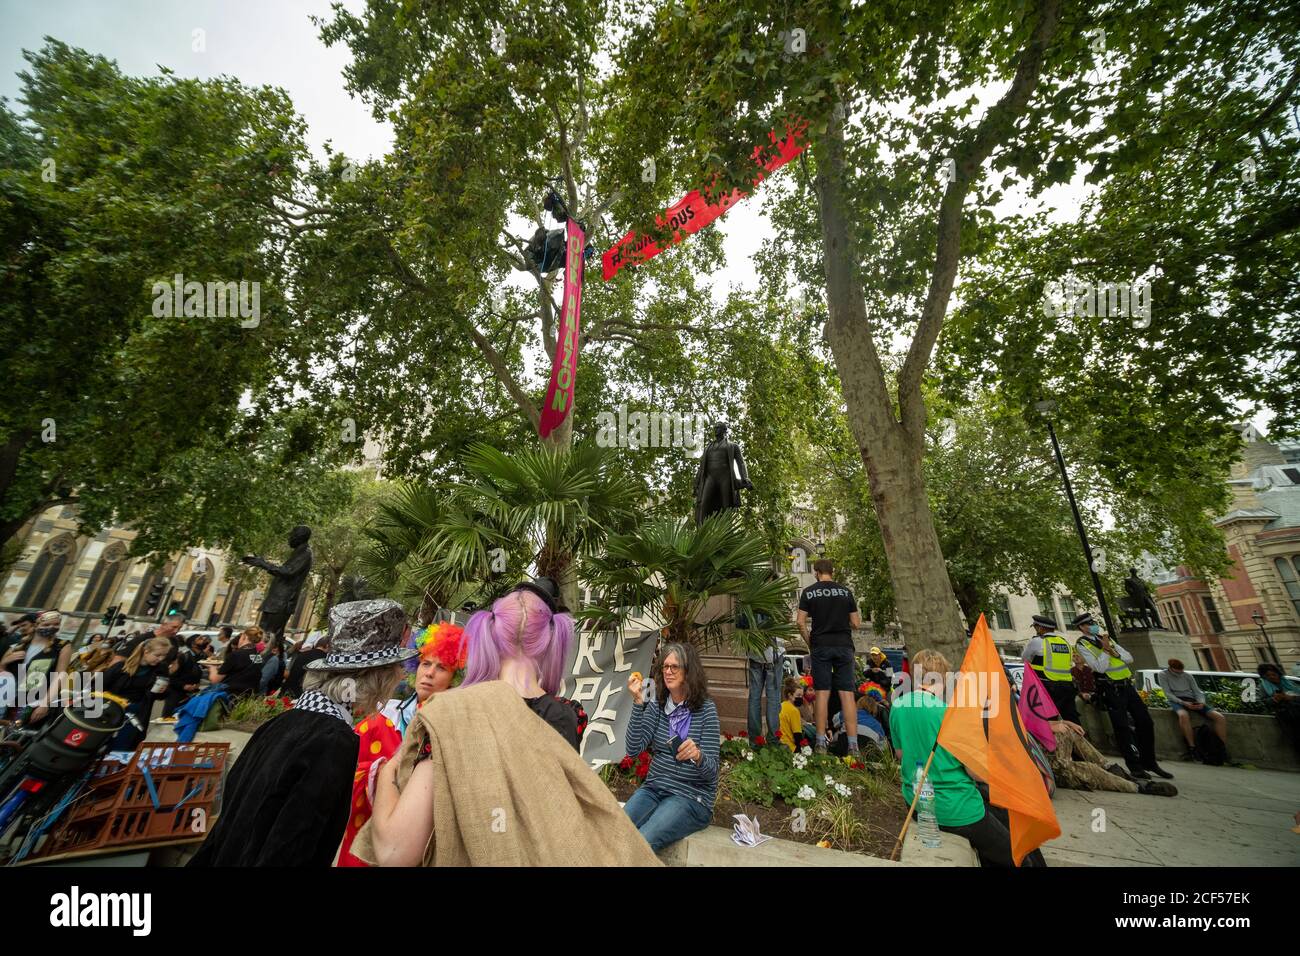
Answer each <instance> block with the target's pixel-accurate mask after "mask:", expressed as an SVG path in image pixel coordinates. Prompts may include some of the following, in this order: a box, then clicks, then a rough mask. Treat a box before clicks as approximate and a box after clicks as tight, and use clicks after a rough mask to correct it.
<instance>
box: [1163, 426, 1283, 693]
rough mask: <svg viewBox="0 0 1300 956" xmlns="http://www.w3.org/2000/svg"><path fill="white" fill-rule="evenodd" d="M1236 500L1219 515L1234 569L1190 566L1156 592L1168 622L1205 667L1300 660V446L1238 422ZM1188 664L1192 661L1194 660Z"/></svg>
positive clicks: (1234, 475)
mask: <svg viewBox="0 0 1300 956" xmlns="http://www.w3.org/2000/svg"><path fill="white" fill-rule="evenodd" d="M1239 431H1240V433H1241V437H1242V452H1241V458H1240V459H1239V460H1238V461H1237V462H1236V464H1234V465H1233V468H1232V472H1231V478H1230V480H1229V482H1228V485H1229V487H1230V489H1231V491H1232V497H1233V500H1232V504H1231V506H1230V508H1229V510H1228V512H1227V513H1226V514H1224V515H1221V516H1220V517H1218V518H1217V519H1216V520H1215V522H1214V523H1215V525H1216V526H1217V527H1219V528H1220V529H1221V530H1222V531H1223V535H1224V542H1225V546H1226V549H1227V556H1228V560H1229V561H1230V562H1231V565H1232V568H1231V571H1230V572H1229V574H1228V575H1227V576H1225V577H1223V578H1219V579H1217V580H1213V581H1205V580H1202V579H1200V578H1197V577H1195V576H1194V575H1193V574H1192V573H1191V572H1190V571H1189V570H1188V569H1187V568H1185V567H1179V568H1178V571H1177V573H1176V574H1175V575H1174V576H1172V578H1171V579H1170V580H1169V581H1168V582H1167V583H1163V584H1161V586H1160V587H1159V588H1158V589H1157V591H1156V601H1157V604H1158V606H1159V608H1160V612H1161V615H1162V616H1163V617H1164V618H1165V621H1166V623H1167V624H1168V625H1169V626H1170V627H1172V628H1173V629H1175V630H1178V631H1181V632H1182V633H1184V634H1186V635H1187V636H1188V637H1189V638H1190V639H1191V642H1192V647H1193V649H1194V651H1195V652H1196V657H1197V665H1198V666H1199V667H1200V668H1201V669H1203V670H1234V671H1235V670H1242V671H1254V670H1255V669H1256V668H1257V667H1258V666H1259V665H1260V664H1261V663H1264V662H1265V661H1272V662H1274V663H1279V664H1281V665H1282V667H1283V669H1284V670H1285V669H1287V668H1289V667H1290V666H1291V665H1292V664H1294V663H1295V662H1296V661H1297V660H1300V445H1297V444H1296V443H1294V442H1289V443H1279V444H1274V443H1272V442H1270V441H1268V440H1267V439H1266V438H1265V436H1264V435H1263V434H1262V433H1260V432H1259V431H1258V430H1257V429H1255V428H1254V427H1253V426H1250V425H1245V426H1242V427H1241V428H1240V429H1239ZM1188 663H1190V662H1188Z"/></svg>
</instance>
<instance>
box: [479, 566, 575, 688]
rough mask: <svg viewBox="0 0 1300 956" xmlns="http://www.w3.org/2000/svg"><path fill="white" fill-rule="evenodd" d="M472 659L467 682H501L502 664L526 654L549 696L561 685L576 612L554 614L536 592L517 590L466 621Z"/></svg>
mask: <svg viewBox="0 0 1300 956" xmlns="http://www.w3.org/2000/svg"><path fill="white" fill-rule="evenodd" d="M465 643H466V644H467V645H468V648H469V663H468V666H467V667H466V670H465V680H464V682H463V683H464V684H465V685H469V684H478V683H481V682H483V681H489V680H496V679H497V678H498V677H499V676H500V675H501V662H502V661H505V660H508V659H509V658H511V657H517V656H519V655H520V654H522V655H523V656H525V657H527V658H528V659H529V660H531V661H532V662H533V665H534V666H535V667H536V668H537V680H538V683H540V684H541V685H542V689H543V690H545V691H546V692H547V693H548V694H555V693H556V692H557V691H559V689H560V680H561V679H562V678H563V676H564V662H565V659H566V658H567V657H568V655H569V648H570V647H571V646H572V644H573V615H572V614H568V613H562V614H552V613H551V609H550V608H549V607H547V606H546V602H545V601H543V600H542V599H541V598H540V597H538V596H537V595H536V594H533V593H532V592H531V591H511V592H510V593H509V594H507V595H505V596H504V597H502V598H499V599H498V600H497V601H496V602H495V603H493V605H492V609H491V610H489V611H476V612H475V613H474V614H473V615H471V616H470V619H469V623H468V624H467V625H465Z"/></svg>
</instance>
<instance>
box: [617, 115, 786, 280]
mask: <svg viewBox="0 0 1300 956" xmlns="http://www.w3.org/2000/svg"><path fill="white" fill-rule="evenodd" d="M807 129H808V124H807V123H806V122H804V123H800V124H799V125H798V126H795V127H790V133H789V135H787V136H786V138H785V139H783V140H781V141H780V142H778V141H777V138H776V133H768V134H767V136H768V139H769V140H770V141H771V144H772V145H770V146H769V147H768V150H767V151H768V153H769V155H768V157H767V159H763V153H764V149H763V147H762V146H755V147H754V159H755V160H756V161H757V162H758V163H759V165H760V166H761V167H762V171H761V172H759V174H758V175H757V176H755V177H754V186H755V187H757V186H758V184H759V183H761V182H762V181H763V179H764V178H765V177H766V176H767V174H768V173H774V172H776V171H777V170H778V169H780V168H781V167H782V166H784V165H785V164H786V163H788V162H790V160H792V159H794V158H795V157H796V156H798V155H799V154H800V153H802V152H803V151H804V147H805V146H806V143H805V142H804V137H805V136H806V134H807ZM748 195H749V193H748V192H747V191H745V190H741V189H733V190H732V191H731V192H730V193H729V194H728V195H726V196H723V197H722V198H721V199H720V200H718V201H717V202H715V203H710V202H708V201H707V200H705V198H704V195H703V194H702V193H701V192H700V191H699V190H698V189H692V190H691V191H690V192H688V193H687V194H686V195H685V196H683V197H682V198H681V199H679V200H677V202H676V203H675V204H674V205H672V206H669V207H668V208H667V209H666V210H664V211H663V212H662V213H660V214H659V215H658V216H656V217H655V224H656V225H658V226H660V227H666V228H668V229H671V230H672V239H671V241H670V242H669V243H668V245H669V246H675V245H677V243H679V242H681V241H682V239H683V238H684V236H689V235H693V234H694V233H697V232H699V231H700V230H701V229H703V228H704V227H705V226H708V225H710V224H712V223H713V221H714V220H715V219H717V218H718V217H719V216H722V215H723V214H724V213H726V211H727V210H728V209H730V208H731V207H732V206H734V205H735V204H736V203H738V202H740V200H742V199H744V198H745V197H746V196H748ZM664 248H666V247H661V246H660V245H659V244H658V243H657V242H655V241H654V240H652V239H651V238H650V237H649V236H647V235H645V234H644V233H642V234H641V235H637V234H636V232H635V231H633V232H629V233H628V234H627V235H626V236H624V237H623V238H622V239H620V240H619V241H618V242H616V243H614V245H613V246H611V247H610V248H609V249H607V250H606V251H605V254H604V255H603V256H601V257H600V262H601V266H602V268H601V274H602V276H603V277H604V279H605V281H606V282H608V281H609V280H610V279H612V278H614V276H616V275H618V270H620V269H622V268H623V267H624V266H631V265H640V264H641V263H643V262H646V261H648V260H650V259H653V258H654V257H655V256H657V255H659V253H661V252H663V251H664Z"/></svg>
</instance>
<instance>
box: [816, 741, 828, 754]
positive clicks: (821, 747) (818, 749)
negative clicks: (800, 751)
mask: <svg viewBox="0 0 1300 956" xmlns="http://www.w3.org/2000/svg"><path fill="white" fill-rule="evenodd" d="M813 753H815V754H819V755H825V753H826V745H825V744H818V745H817V746H816V747H814V748H813Z"/></svg>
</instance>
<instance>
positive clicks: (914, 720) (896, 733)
mask: <svg viewBox="0 0 1300 956" xmlns="http://www.w3.org/2000/svg"><path fill="white" fill-rule="evenodd" d="M951 670H952V665H951V664H950V663H949V662H948V659H947V658H946V657H944V656H943V655H942V654H940V653H938V652H937V651H931V650H922V651H918V652H917V653H916V655H915V657H913V658H912V667H911V675H912V680H913V681H914V686H915V689H914V690H912V691H911V692H909V693H906V694H902V695H900V696H899V697H898V699H897V700H895V701H894V702H893V704H892V705H891V707H890V715H889V723H890V735H891V738H892V740H893V741H894V748H895V750H894V753H895V755H896V756H897V757H898V759H899V760H900V761H901V776H902V785H903V798H904V799H905V800H907V802H908V805H909V806H910V805H911V803H912V800H913V798H914V797H915V792H914V789H913V788H914V784H915V781H916V773H915V771H916V768H917V767H918V766H919V767H924V766H925V765H926V763H927V761H928V762H929V764H930V770H929V773H928V775H927V779H928V780H929V781H930V785H931V786H932V787H933V788H934V814H935V819H936V820H937V821H938V823H939V829H941V830H946V831H947V832H949V833H955V834H957V835H958V836H961V837H965V838H966V839H967V840H968V841H970V844H971V846H972V847H974V848H975V851H976V852H977V853H978V854H979V858H980V863H981V864H982V865H983V866H1002V867H1009V866H1014V865H1015V861H1014V860H1013V859H1012V856H1011V829H1010V822H1009V820H1008V817H1007V813H1006V811H1005V810H1004V809H1002V808H1001V807H995V806H991V805H989V804H988V803H987V798H986V797H985V795H984V794H983V793H982V792H981V790H980V788H978V787H977V786H976V785H975V781H974V780H973V779H972V778H971V776H970V774H968V773H967V772H966V768H965V767H964V766H962V763H961V761H960V760H958V759H957V758H956V757H954V756H953V755H952V754H951V753H950V752H949V751H948V750H946V749H945V748H944V747H942V746H940V745H939V743H938V739H939V726H940V725H941V724H942V723H943V715H944V713H945V712H946V711H947V704H946V702H945V701H944V696H943V695H944V680H945V677H946V676H947V674H948V673H949V672H950V671H951ZM932 751H933V753H934V759H933V760H931V759H930V754H931V752H932ZM1021 865H1022V866H1045V865H1046V863H1045V862H1044V861H1043V857H1042V853H1041V852H1040V851H1038V850H1035V851H1034V852H1033V853H1030V854H1027V855H1026V856H1025V858H1024V860H1023V861H1022V863H1021Z"/></svg>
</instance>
